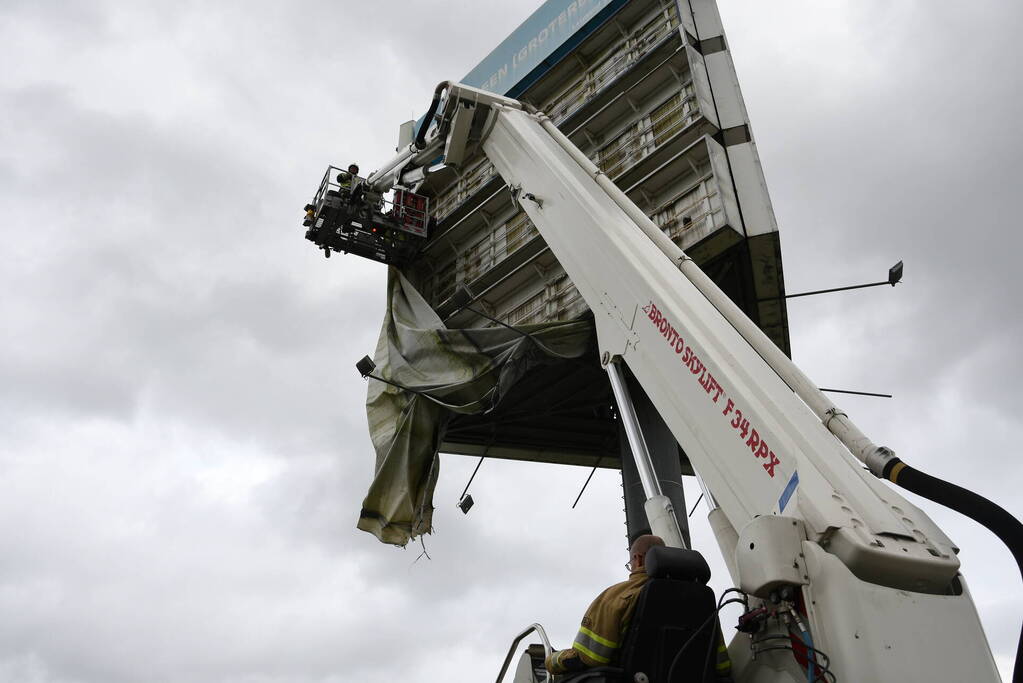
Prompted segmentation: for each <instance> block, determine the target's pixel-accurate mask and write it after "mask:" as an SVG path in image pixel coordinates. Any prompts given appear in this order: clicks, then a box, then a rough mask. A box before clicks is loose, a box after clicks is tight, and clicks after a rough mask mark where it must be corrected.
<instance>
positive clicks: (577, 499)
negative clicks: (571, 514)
mask: <svg viewBox="0 0 1023 683" xmlns="http://www.w3.org/2000/svg"><path fill="white" fill-rule="evenodd" d="M597 464H600V460H597ZM596 471H597V465H594V466H593V469H592V470H590V476H588V477H586V483H585V484H583V487H582V488H581V489H579V495H578V496H576V497H575V502H574V503H572V509H573V510H575V506H576V505H578V504H579V499H580V498H582V497H583V491H585V490H586V487H587V486H589V485H590V479H593V474H594V472H596Z"/></svg>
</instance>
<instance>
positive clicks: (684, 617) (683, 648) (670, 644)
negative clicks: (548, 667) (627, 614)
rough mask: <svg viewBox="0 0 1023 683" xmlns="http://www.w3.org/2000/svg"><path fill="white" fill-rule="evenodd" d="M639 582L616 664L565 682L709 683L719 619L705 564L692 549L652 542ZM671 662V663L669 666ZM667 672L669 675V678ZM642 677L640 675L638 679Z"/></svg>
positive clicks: (713, 676) (712, 676)
mask: <svg viewBox="0 0 1023 683" xmlns="http://www.w3.org/2000/svg"><path fill="white" fill-rule="evenodd" d="M646 570H647V574H648V575H649V576H650V580H649V581H648V582H647V584H646V585H645V586H644V587H643V590H642V592H640V594H639V598H638V600H637V602H636V609H635V611H634V612H633V615H632V625H631V626H630V627H629V631H628V633H627V634H626V636H625V642H624V643H623V644H622V654H621V662H620V664H619V666H618V667H598V668H595V669H588V670H586V671H583V672H580V673H578V674H574V675H571V676H566V677H564V678H562V679H560V680H562V681H565V683H569V682H570V683H634V682H635V681H636V680H637V678H636V674H639V673H642V674H645V675H646V679H647V680H648V681H650V683H714V682H715V681H717V677H716V664H717V658H716V653H717V647H718V643H719V633H720V629H721V627H720V624H719V623H718V619H717V613H716V609H715V608H716V607H717V605H716V602H715V600H714V591H713V590H711V589H710V588H709V587H708V586H707V581H709V580H710V567H708V566H707V561H706V560H704V559H703V555H701V554H700V553H699V552H697V551H695V550H684V549H681V548H666V547H655V548H651V549H650V551H649V552H648V553H647V555H646ZM673 667H674V668H673ZM669 672H670V673H671V678H670V680H669ZM640 680H642V679H640Z"/></svg>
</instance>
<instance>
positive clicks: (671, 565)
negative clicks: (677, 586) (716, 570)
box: [644, 546, 710, 584]
mask: <svg viewBox="0 0 1023 683" xmlns="http://www.w3.org/2000/svg"><path fill="white" fill-rule="evenodd" d="M644 562H645V564H644V566H645V567H646V573H647V575H648V576H649V577H650V578H651V579H675V580H676V581H695V582H697V583H702V584H706V583H707V582H708V581H710V567H709V566H708V565H707V560H705V559H703V555H701V554H700V553H699V551H696V550H685V549H684V548H668V547H665V546H655V547H653V548H651V549H650V550H648V551H647V553H646V560H645V561H644Z"/></svg>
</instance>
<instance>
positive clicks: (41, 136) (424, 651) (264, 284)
mask: <svg viewBox="0 0 1023 683" xmlns="http://www.w3.org/2000/svg"><path fill="white" fill-rule="evenodd" d="M483 4H484V3H475V2H455V1H450V0H449V1H442V0H434V1H432V2H372V3H368V2H313V1H300V2H292V3H274V2H262V1H249V2H196V1H187V0H186V1H184V2H175V3H169V2H167V3H155V2H137V3H129V2H123V1H122V2H102V1H100V0H97V1H94V2H88V3H84V2H68V1H67V0H65V1H63V2H46V1H42V0H31V1H29V0H25V1H22V0H0V63H2V64H3V65H4V67H3V68H2V69H0V124H2V125H0V226H2V230H3V243H4V248H3V259H2V262H0V263H2V265H0V288H2V291H3V292H4V294H3V296H2V297H0V320H2V321H3V324H2V327H0V329H2V334H0V411H2V412H0V415H2V416H3V417H2V419H0V681H4V682H6V681H18V682H21V681H25V682H28V683H47V682H51V681H52V682H57V681H59V682H61V683H71V682H81V683H121V682H129V681H130V682H134V681H174V682H179V681H180V682H193V681H194V682H196V683H210V682H218V683H219V682H231V683H234V682H238V683H242V682H244V683H277V682H285V681H287V682H289V683H290V682H292V681H294V682H297V683H304V682H314V681H315V682H321V681H348V680H360V681H365V682H366V683H374V682H378V681H379V682H383V681H395V680H402V681H410V682H413V683H419V682H422V683H428V682H432V681H437V680H466V681H468V680H489V679H492V678H493V677H494V676H495V675H496V672H497V669H498V667H499V665H500V662H501V660H502V658H503V656H504V652H505V651H506V649H507V647H508V645H509V643H510V641H511V639H512V637H513V636H514V635H515V633H516V632H517V631H518V630H520V629H521V628H523V627H524V626H526V625H527V624H529V623H531V622H533V621H540V622H541V623H543V624H544V625H546V626H547V627H548V630H549V632H550V633H551V635H552V637H553V638H554V640H555V643H556V644H557V645H560V646H562V647H565V646H567V645H568V644H569V642H570V639H571V637H572V635H573V633H574V631H575V627H576V625H577V623H578V619H579V617H580V616H581V614H582V612H583V610H584V609H585V608H586V606H587V604H588V603H589V601H590V600H591V599H592V597H593V596H594V595H595V594H596V593H597V592H599V591H600V590H601V589H602V588H604V587H605V586H606V585H608V584H610V583H613V582H615V581H617V580H620V579H621V578H622V577H623V576H624V573H625V570H624V568H623V563H624V562H625V561H626V560H627V559H628V558H627V556H626V552H625V550H624V547H625V535H624V534H625V532H624V524H623V522H624V518H623V515H622V512H621V507H622V504H621V498H620V487H619V477H618V474H617V473H615V472H611V471H601V472H599V473H598V474H597V476H596V477H594V480H593V482H592V483H591V485H590V487H589V489H588V490H587V492H586V494H585V495H584V496H583V498H582V501H581V502H580V504H579V507H578V508H577V509H576V510H574V511H573V510H570V506H571V503H572V501H573V499H574V498H575V495H576V493H577V492H578V489H579V487H580V486H581V485H582V482H583V481H584V480H585V478H586V474H587V472H586V471H585V470H582V469H573V468H557V467H553V466H544V465H526V464H520V463H502V462H486V463H485V464H484V465H483V467H482V468H481V469H480V472H479V474H478V476H477V478H476V480H475V482H474V483H473V486H472V493H473V496H474V497H475V499H476V501H477V503H476V507H474V508H473V510H472V511H471V513H470V514H469V515H468V516H463V515H462V514H461V513H460V512H459V511H458V510H457V509H456V508H455V503H456V502H457V498H458V494H459V493H460V492H461V489H462V487H463V486H464V484H465V482H466V480H467V479H468V476H469V474H470V472H471V469H472V467H473V466H474V465H475V461H474V460H472V459H465V458H460V457H458V456H445V457H443V459H442V472H441V480H440V484H439V486H438V488H437V494H436V499H435V502H436V505H437V508H438V509H437V512H436V514H435V517H434V521H435V533H434V534H433V535H432V536H430V537H428V538H427V539H426V547H427V549H428V550H429V553H430V557H431V558H432V559H429V560H428V559H427V558H425V557H423V558H422V559H420V560H419V561H418V562H417V561H416V560H417V557H418V556H419V553H420V548H419V547H418V546H415V547H413V546H410V547H409V548H408V549H405V550H400V549H396V548H393V547H390V546H385V545H382V544H380V543H378V542H377V541H376V540H375V539H374V538H373V537H371V536H370V535H368V534H366V533H363V532H360V531H357V530H356V529H355V522H356V519H357V517H358V513H359V508H360V503H361V500H362V497H363V495H364V493H365V490H366V488H367V486H368V484H369V481H370V478H371V475H372V469H373V451H372V448H371V446H370V442H369V438H368V434H367V429H366V421H365V412H364V408H363V401H364V398H365V385H364V383H363V382H362V380H360V379H359V377H358V375H357V374H356V372H355V370H354V367H353V364H354V361H355V360H356V359H358V358H360V357H361V356H362V355H364V354H365V353H369V352H371V351H372V348H373V345H374V342H375V338H376V335H377V331H378V326H379V322H380V319H381V316H382V313H383V301H384V280H385V269H384V267H383V266H380V265H378V264H373V263H370V262H368V261H363V260H360V259H357V258H355V257H347V258H333V259H331V260H330V261H325V260H324V259H323V258H322V256H321V255H320V254H319V253H318V252H317V251H316V250H315V249H313V247H312V246H311V245H310V244H309V243H308V242H306V241H305V240H304V239H303V238H302V235H303V229H302V227H301V213H302V212H301V209H302V206H303V205H304V204H305V202H306V201H308V199H309V198H310V196H311V195H312V193H313V192H314V190H315V188H316V184H317V183H318V181H319V179H320V176H321V174H322V173H323V169H324V168H325V167H326V165H327V164H328V163H331V162H333V163H347V162H349V161H357V162H359V163H360V165H361V166H362V167H363V169H371V168H373V167H374V166H375V165H377V164H379V163H381V162H383V161H384V160H386V158H387V157H388V156H389V155H390V154H389V153H390V152H391V151H392V150H393V148H394V144H395V140H396V135H397V124H398V123H400V122H401V121H403V120H405V119H408V118H411V117H413V116H415V115H418V114H419V113H421V112H422V110H423V109H424V108H425V106H426V104H427V103H428V100H429V97H430V94H431V93H432V89H433V87H434V85H436V83H437V82H439V81H441V80H444V79H448V78H458V77H460V76H462V75H463V74H465V73H466V72H468V71H469V70H470V69H471V68H472V67H473V66H474V65H475V64H476V63H477V62H478V61H479V60H480V59H481V58H482V57H483V56H484V55H485V54H486V53H487V52H488V51H489V49H490V48H491V47H492V46H494V45H495V44H496V43H498V42H499V41H500V40H501V39H502V38H503V37H504V36H505V35H507V34H508V33H509V32H510V31H511V30H513V29H514V28H515V27H516V26H517V25H518V24H519V23H520V22H521V21H522V20H523V19H524V18H525V17H526V16H527V15H528V14H529V13H530V12H531V11H532V10H533V9H535V7H536V6H537V5H538V4H539V3H538V0H515V1H510V0H508V1H504V2H499V3H492V4H491V3H485V4H486V5H487V6H486V7H485V8H481V5H483ZM720 5H721V11H722V15H723V19H724V22H725V27H726V31H727V32H728V37H729V42H730V46H731V49H732V51H733V55H734V59H735V61H736V66H737V70H738V74H739V78H740V82H741V85H742V87H743V90H744V94H745V97H746V102H747V106H748V108H749V112H750V118H751V120H752V123H753V130H754V134H755V136H756V139H757V142H758V146H759V150H760V154H761V157H762V160H763V164H764V170H765V174H766V177H767V182H768V187H769V189H770V192H771V196H772V199H773V202H774V207H775V211H776V213H777V216H778V223H779V226H780V228H781V231H782V247H783V257H784V263H785V277H786V283H787V286H788V289H789V291H793V292H794V291H802V290H806V289H812V288H821V287H828V286H837V285H842V284H851V283H857V282H863V281H867V280H880V279H884V277H885V274H886V271H887V269H888V267H889V266H890V265H892V264H893V263H894V262H895V261H897V260H899V259H904V260H905V262H906V277H905V282H904V284H901V285H899V286H898V287H896V288H895V289H894V290H892V289H889V288H883V289H882V288H876V289H869V290H863V291H859V292H852V293H846V294H840V295H832V296H829V297H817V298H810V299H798V300H795V301H792V302H791V304H790V321H791V331H792V346H793V352H794V357H795V360H796V361H797V362H798V363H799V364H801V365H802V367H803V368H804V369H805V370H806V371H807V372H808V374H809V375H810V376H811V377H813V378H814V379H815V380H816V381H817V382H818V383H819V384H820V385H822V386H838V387H845V388H852V389H861V390H868V391H882V392H889V393H893V394H895V396H896V398H895V399H894V400H891V401H885V400H881V399H865V398H856V397H848V398H841V400H840V401H839V403H840V405H842V406H843V407H844V408H845V409H846V411H847V412H848V413H849V414H850V415H851V416H852V417H853V419H855V420H856V421H857V422H858V423H859V424H860V425H861V426H862V428H863V429H864V430H865V431H866V432H867V433H868V434H870V435H872V437H873V438H874V440H875V441H877V442H879V443H884V444H886V445H889V446H891V447H892V448H894V449H896V451H898V452H899V453H900V454H901V455H902V456H903V457H904V458H905V459H907V460H908V461H909V462H911V463H913V464H915V465H917V466H919V467H920V468H921V469H926V470H930V471H933V472H934V473H936V474H939V475H944V476H946V477H947V478H949V479H951V480H953V481H957V482H960V483H962V484H965V485H967V486H969V487H971V488H974V489H975V490H977V491H978V492H980V493H982V494H984V495H986V496H988V497H990V498H992V499H994V500H995V501H998V502H1000V503H1001V504H1003V505H1004V506H1005V507H1006V508H1007V509H1009V510H1010V511H1011V512H1013V513H1014V514H1016V515H1017V516H1020V515H1023V502H1021V497H1020V495H1019V486H1020V482H1021V481H1023V478H1021V475H1023V464H1021V460H1020V456H1019V453H1020V446H1019V444H1020V437H1019V434H1020V430H1021V428H1023V421H1021V418H1020V417H1019V403H1020V398H1021V397H1020V390H1019V387H1020V386H1021V383H1023V370H1021V369H1020V363H1019V360H1018V353H1019V347H1020V342H1021V340H1023V324H1021V304H1020V301H1019V296H1020V292H1021V284H1023V276H1021V274H1020V268H1019V259H1020V253H1021V250H1023V237H1021V234H1023V231H1021V227H1020V225H1019V220H1018V215H1019V211H1018V208H1017V203H1018V200H1019V197H1020V194H1021V190H1023V182H1021V181H1023V178H1021V171H1020V159H1021V158H1023V145H1021V142H1020V135H1019V133H1018V129H1019V122H1020V120H1023V93H1021V87H1020V75H1019V72H1018V67H1017V65H1018V63H1019V61H1020V56H1019V48H1018V42H1017V41H1018V36H1019V34H1020V29H1021V24H1023V22H1021V17H1023V5H1021V4H1020V3H1018V2H1013V1H1012V0H1002V1H1001V2H995V1H992V0H977V1H975V2H970V3H962V2H952V1H951V0H933V1H930V2H924V1H922V0H920V1H917V2H910V1H908V0H896V1H895V2H891V1H890V0H886V1H884V2H882V1H880V0H847V1H846V2H838V1H836V0H815V1H814V2H798V1H795V0H774V1H773V2H770V3H765V2H756V1H755V0H720ZM687 485H688V482H687ZM689 490H690V491H691V490H692V487H691V486H690V487H689ZM694 501H695V496H693V497H691V498H690V502H694ZM921 505H922V507H924V508H925V509H926V510H928V511H929V512H930V513H931V514H932V516H933V517H934V518H935V519H936V520H937V521H938V523H939V524H940V525H941V526H942V527H943V528H944V529H945V530H946V531H947V532H948V534H949V535H950V536H951V537H952V539H953V540H954V541H956V542H957V543H958V544H959V545H960V546H961V547H962V553H961V559H962V562H963V567H964V572H965V575H966V577H967V580H968V582H969V584H970V586H971V588H972V590H973V593H974V596H975V599H976V603H977V606H978V609H979V611H980V613H981V616H982V618H983V621H984V624H985V627H986V628H987V630H988V634H989V637H990V639H991V643H992V646H993V648H994V651H995V654H996V657H997V658H998V660H999V663H1000V664H1001V666H1002V670H1003V671H1004V672H1005V674H1006V675H1007V674H1008V672H1009V662H1010V661H1011V657H1012V655H1013V651H1014V646H1015V641H1016V637H1017V635H1018V632H1019V615H1020V614H1021V613H1023V598H1021V595H1023V591H1021V588H1020V577H1019V574H1018V572H1017V570H1016V569H1015V567H1014V566H1013V564H1012V559H1011V556H1010V555H1009V553H1008V552H1007V551H1006V550H1005V549H1004V548H1002V547H1001V546H1000V544H999V543H998V542H997V541H996V540H994V539H993V538H992V537H991V535H990V534H989V533H988V532H986V531H985V530H983V529H981V528H980V527H978V526H977V525H975V524H974V523H972V522H969V521H967V520H964V519H962V518H960V517H958V516H957V515H956V514H954V513H951V512H946V511H944V510H941V509H936V508H935V507H934V506H932V505H930V504H926V503H921ZM705 514H706V510H705V508H703V507H701V508H700V509H699V510H698V511H697V512H696V514H695V515H694V517H693V526H694V533H693V535H694V541H695V543H696V545H697V546H698V547H701V548H702V549H705V550H706V551H707V553H708V555H709V556H711V559H712V563H713V566H714V568H715V571H716V575H715V579H714V583H715V586H716V587H717V588H718V589H719V590H720V589H721V588H724V587H726V586H727V585H728V583H729V581H728V579H727V577H726V576H725V572H724V570H723V568H722V565H721V562H720V560H719V558H717V550H716V545H715V543H714V541H713V539H712V537H711V536H710V534H709V532H708V531H707V528H706V527H707V525H706V521H705ZM727 626H728V623H727V620H726V631H729V632H730V629H728V628H727ZM467 672H468V673H467ZM470 674H471V675H470Z"/></svg>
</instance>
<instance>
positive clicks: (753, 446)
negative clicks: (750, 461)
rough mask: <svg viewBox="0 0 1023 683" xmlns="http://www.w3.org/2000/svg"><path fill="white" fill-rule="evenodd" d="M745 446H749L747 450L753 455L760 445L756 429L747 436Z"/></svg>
mask: <svg viewBox="0 0 1023 683" xmlns="http://www.w3.org/2000/svg"><path fill="white" fill-rule="evenodd" d="M743 436H746V435H745V434H743ZM746 445H747V446H749V449H750V450H751V451H753V452H754V453H756V452H757V447H758V446H759V445H760V435H759V434H757V430H756V429H754V430H752V431H751V433H750V435H749V440H748V441H746Z"/></svg>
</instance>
